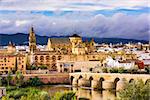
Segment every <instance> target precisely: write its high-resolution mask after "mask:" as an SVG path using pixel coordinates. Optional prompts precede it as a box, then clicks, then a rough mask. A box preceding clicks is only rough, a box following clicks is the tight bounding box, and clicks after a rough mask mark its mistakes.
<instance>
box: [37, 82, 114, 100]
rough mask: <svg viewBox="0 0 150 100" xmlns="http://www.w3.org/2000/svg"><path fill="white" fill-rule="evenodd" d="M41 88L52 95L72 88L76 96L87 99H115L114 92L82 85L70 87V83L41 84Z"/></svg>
mask: <svg viewBox="0 0 150 100" xmlns="http://www.w3.org/2000/svg"><path fill="white" fill-rule="evenodd" d="M39 88H40V89H42V90H45V91H47V92H48V93H49V96H53V95H54V94H55V93H56V92H63V91H69V90H72V91H74V92H76V95H77V98H78V99H79V98H87V99H89V100H115V98H116V92H115V91H109V90H103V91H96V90H92V89H90V88H84V87H78V88H77V87H71V86H70V85H51V86H42V87H39Z"/></svg>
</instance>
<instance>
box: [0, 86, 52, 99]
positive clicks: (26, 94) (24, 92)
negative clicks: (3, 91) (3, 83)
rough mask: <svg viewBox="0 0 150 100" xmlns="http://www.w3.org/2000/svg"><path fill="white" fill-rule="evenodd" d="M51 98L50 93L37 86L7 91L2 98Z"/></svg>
mask: <svg viewBox="0 0 150 100" xmlns="http://www.w3.org/2000/svg"><path fill="white" fill-rule="evenodd" d="M35 98H36V100H49V97H48V93H47V92H45V91H41V90H38V89H35V88H19V89H16V90H10V91H7V96H5V97H3V98H2V100H16V99H19V100H35Z"/></svg>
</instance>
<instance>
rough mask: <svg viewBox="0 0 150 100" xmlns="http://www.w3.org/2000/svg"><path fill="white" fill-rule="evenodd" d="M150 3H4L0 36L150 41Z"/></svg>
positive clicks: (86, 0) (56, 0)
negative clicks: (82, 37) (35, 35)
mask: <svg viewBox="0 0 150 100" xmlns="http://www.w3.org/2000/svg"><path fill="white" fill-rule="evenodd" d="M149 11H150V2H148V0H0V33H2V34H14V33H19V32H21V33H29V29H30V27H31V26H33V27H34V29H35V32H36V34H39V35H42V36H43V35H46V36H66V35H72V34H74V33H77V34H79V35H81V36H86V37H100V38H104V37H105V38H110V37H111V38H127V39H139V40H149V39H150V36H149V34H150V25H149V23H150V13H149Z"/></svg>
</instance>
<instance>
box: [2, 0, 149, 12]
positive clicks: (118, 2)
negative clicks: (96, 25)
mask: <svg viewBox="0 0 150 100" xmlns="http://www.w3.org/2000/svg"><path fill="white" fill-rule="evenodd" d="M147 6H149V5H148V0H1V1H0V10H24V11H26V10H28V11H31V10H49V11H57V10H60V11H93V10H103V9H115V8H126V9H138V8H139V7H147Z"/></svg>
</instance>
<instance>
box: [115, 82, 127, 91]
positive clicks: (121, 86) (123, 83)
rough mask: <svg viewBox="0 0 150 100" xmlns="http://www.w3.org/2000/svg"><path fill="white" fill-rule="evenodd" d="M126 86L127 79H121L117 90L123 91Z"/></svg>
mask: <svg viewBox="0 0 150 100" xmlns="http://www.w3.org/2000/svg"><path fill="white" fill-rule="evenodd" d="M125 86H126V80H125V79H121V80H119V81H118V82H117V86H116V90H117V91H119V90H123V89H124V88H125Z"/></svg>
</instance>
